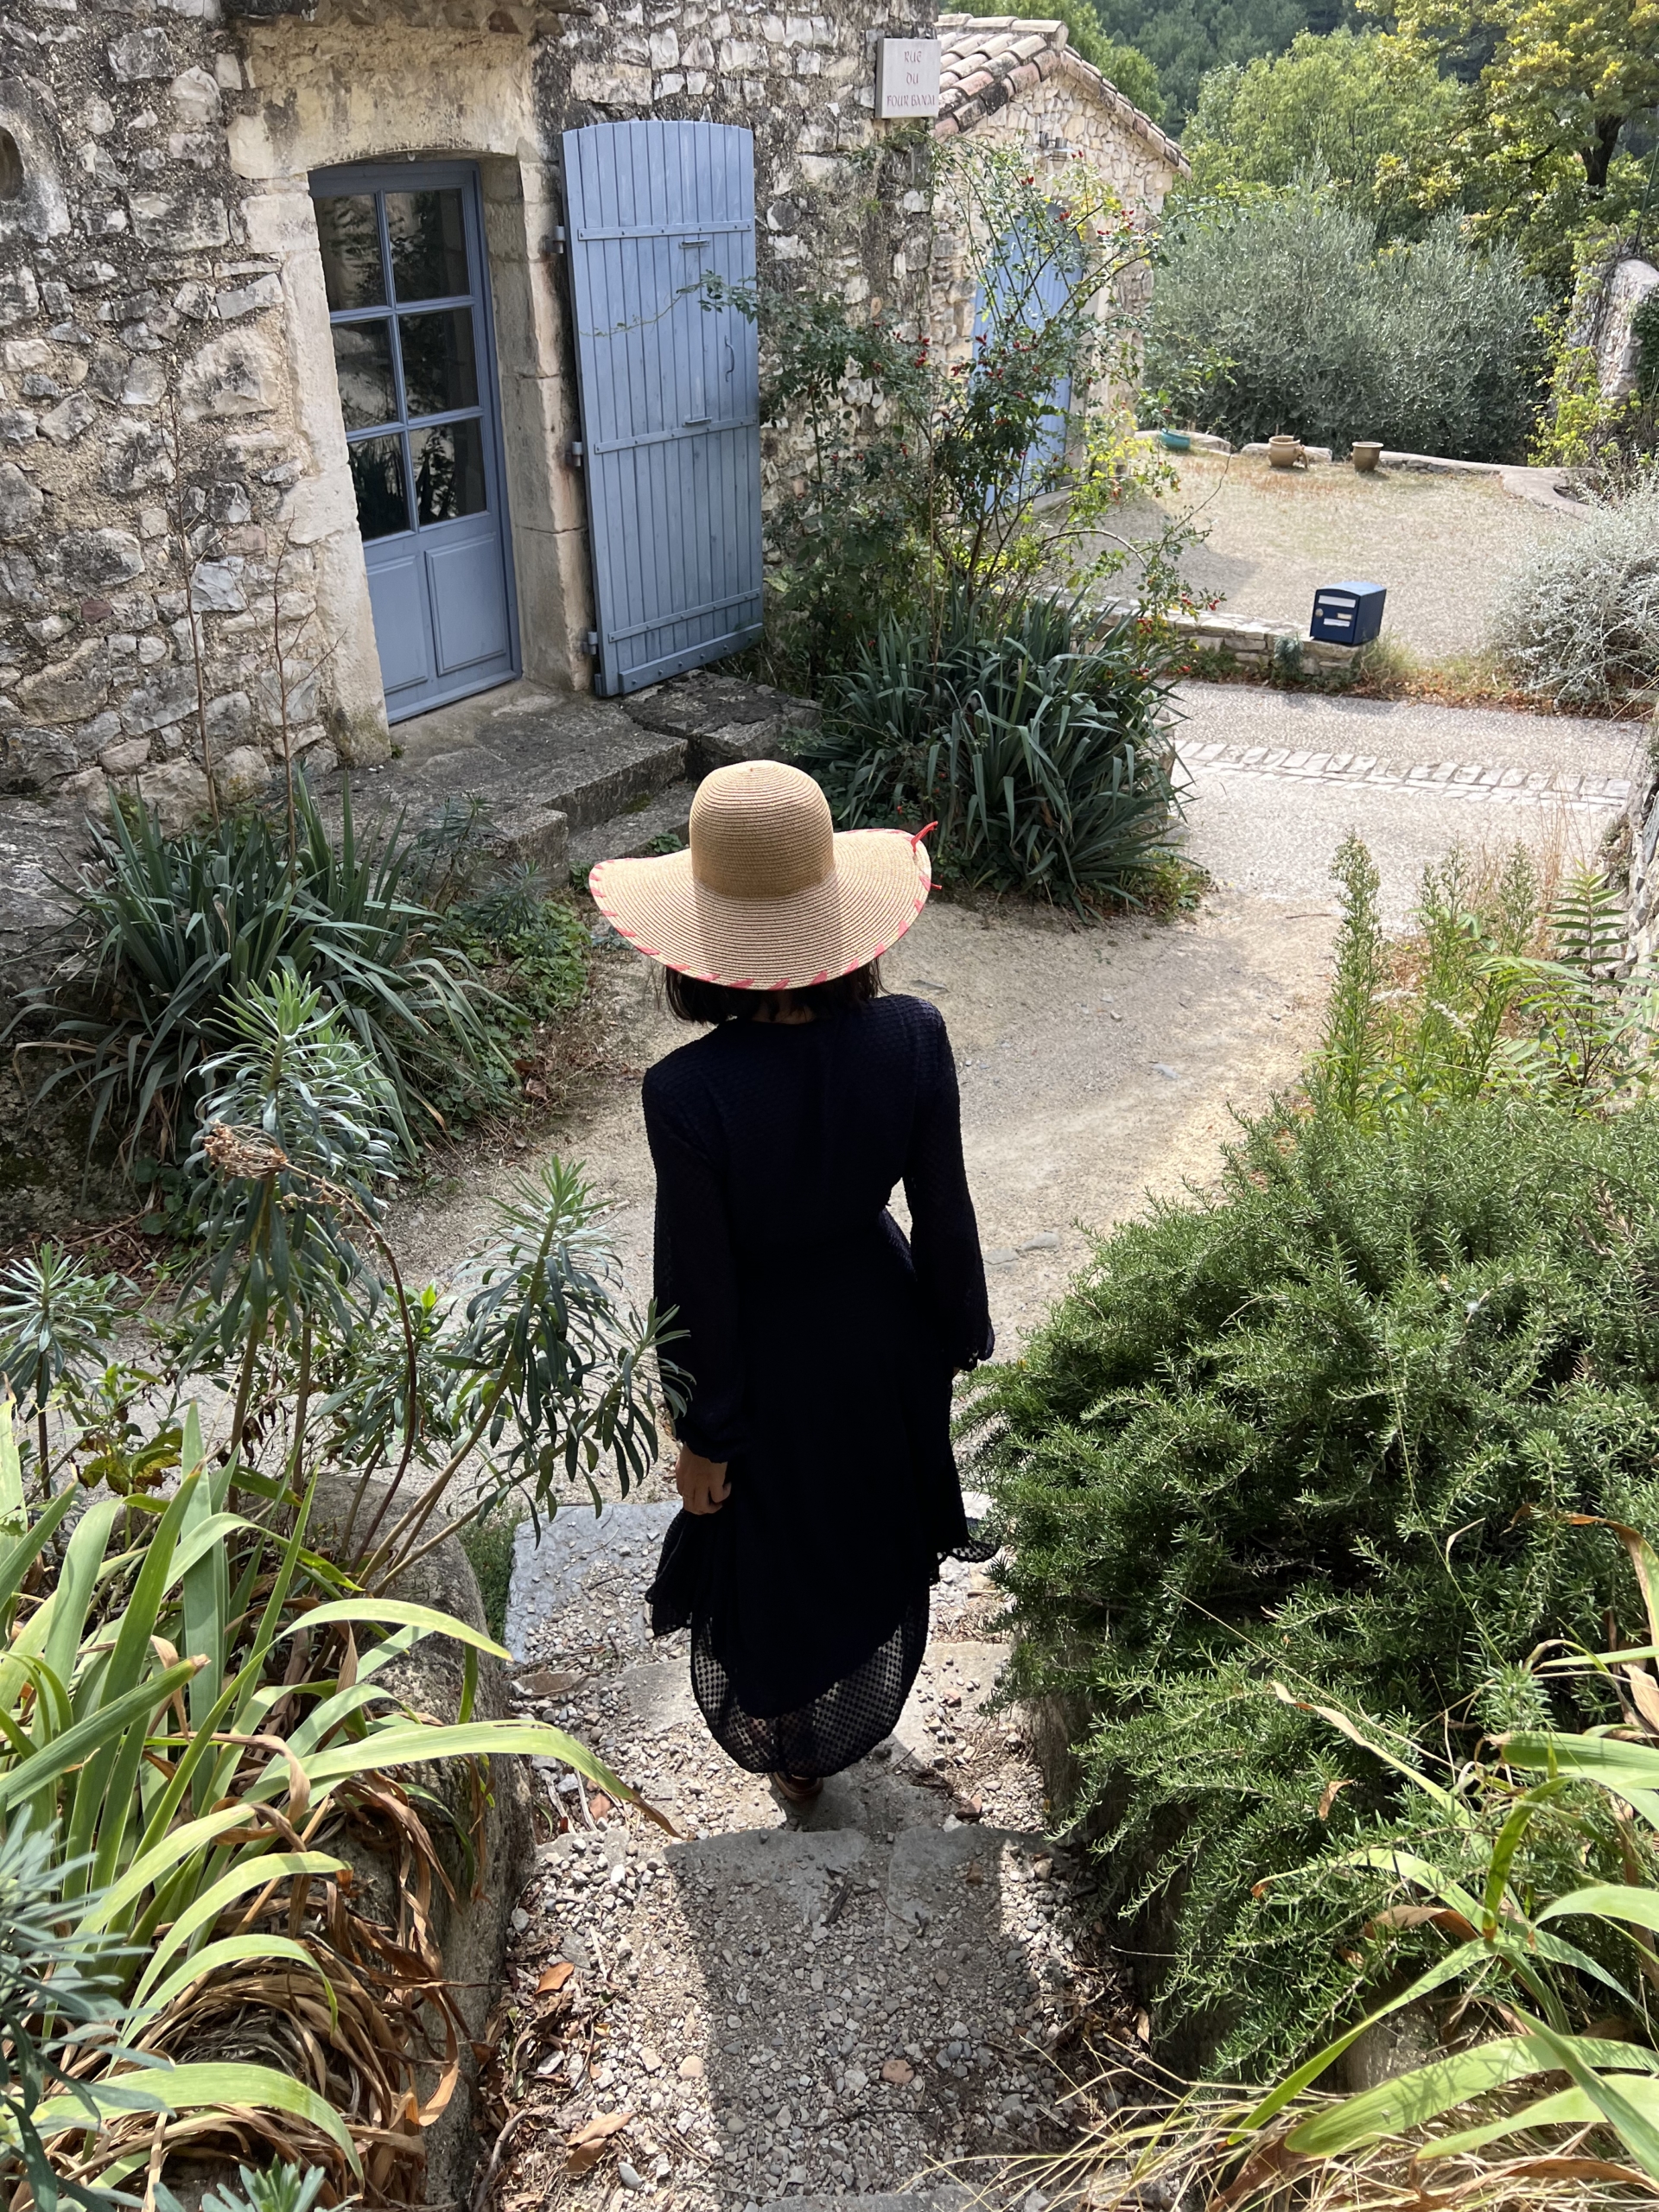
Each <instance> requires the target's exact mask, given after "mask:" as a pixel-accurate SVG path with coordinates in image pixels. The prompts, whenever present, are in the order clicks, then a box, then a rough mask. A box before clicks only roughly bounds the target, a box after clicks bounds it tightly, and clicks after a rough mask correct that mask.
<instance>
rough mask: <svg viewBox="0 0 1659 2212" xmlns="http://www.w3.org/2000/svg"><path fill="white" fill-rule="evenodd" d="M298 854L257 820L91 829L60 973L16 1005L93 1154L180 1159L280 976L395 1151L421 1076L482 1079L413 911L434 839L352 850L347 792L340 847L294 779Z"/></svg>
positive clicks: (382, 841)
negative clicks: (244, 1019) (69, 1093)
mask: <svg viewBox="0 0 1659 2212" xmlns="http://www.w3.org/2000/svg"><path fill="white" fill-rule="evenodd" d="M296 830H297V836H296V844H295V846H294V848H293V849H291V850H290V849H289V847H288V845H287V844H286V842H285V841H284V839H283V836H282V835H281V833H280V830H279V829H278V828H277V825H276V824H275V823H272V822H270V821H269V820H268V819H267V818H266V817H264V816H263V815H260V814H245V815H227V816H226V818H225V819H224V821H222V822H221V823H218V824H217V825H215V827H213V829H202V830H197V829H191V830H187V831H185V832H184V833H183V834H182V835H181V836H163V835H162V830H161V828H160V825H159V823H158V821H157V819H156V817H155V816H154V815H153V814H150V813H147V812H144V811H143V810H140V811H138V812H137V813H135V814H133V815H132V816H131V817H128V816H127V815H126V814H124V813H121V812H118V813H116V814H115V815H114V816H113V817H111V821H110V822H109V823H108V824H107V826H106V825H104V824H101V823H94V824H93V825H92V832H91V834H92V842H93V848H94V851H93V858H92V864H91V866H90V867H89V868H87V869H86V871H85V872H84V873H83V874H82V876H81V877H80V879H79V881H77V882H74V883H66V884H65V885H63V886H62V889H63V890H64V891H65V893H67V897H68V899H69V902H70V913H69V917H68V920H67V924H66V943H65V947H64V954H63V957H62V959H61V960H60V963H59V966H58V969H57V970H56V972H55V973H54V975H53V976H50V977H49V978H48V980H47V981H46V982H43V983H41V984H39V985H36V986H35V987H34V988H32V989H30V990H29V991H28V992H26V993H25V994H24V995H23V1001H22V1008H21V1010H20V1013H19V1014H18V1016H17V1017H16V1019H17V1021H18V1022H19V1023H22V1024H23V1025H25V1026H26V1027H27V1028H28V1029H29V1032H30V1034H29V1037H28V1038H27V1039H26V1041H25V1050H26V1051H27V1052H29V1053H30V1054H31V1055H32V1056H35V1057H37V1058H40V1057H44V1058H45V1059H46V1060H47V1062H48V1065H49V1070H50V1071H49V1072H48V1074H47V1075H46V1077H44V1079H43V1081H42V1082H41V1085H40V1087H39V1090H38V1091H37V1093H36V1096H37V1098H38V1099H44V1098H45V1097H46V1096H48V1094H49V1093H50V1092H52V1091H53V1090H56V1089H57V1088H58V1087H59V1086H60V1085H61V1084H76V1085H79V1086H80V1087H81V1088H82V1089H84V1090H85V1091H86V1094H87V1095H88V1096H89V1097H90V1100H91V1103H92V1112H91V1116H90V1119H89V1126H88V1133H87V1144H88V1147H89V1149H90V1147H92V1144H93V1143H95V1142H96V1141H97V1139H98V1136H99V1133H100V1131H102V1129H103V1128H104V1127H105V1123H106V1122H108V1123H109V1124H110V1125H111V1127H116V1126H119V1127H120V1128H122V1129H123V1130H124V1136H123V1141H122V1149H123V1154H124V1156H125V1157H127V1158H131V1157H132V1156H133V1155H134V1154H135V1153H136V1152H137V1150H139V1149H140V1148H143V1147H147V1148H148V1149H149V1152H150V1153H151V1154H153V1155H154V1156H155V1157H156V1159H157V1160H162V1161H163V1162H165V1161H170V1160H174V1159H175V1157H176V1156H177V1154H179V1152H180V1150H181V1147H182V1148H187V1149H188V1141H189V1139H190V1136H191V1135H192V1132H193V1129H194V1122H195V1116H196V1109H197V1106H198V1105H199V1103H200V1098H201V1096H202V1089H203V1084H204V1081H205V1079H206V1069H207V1063H208V1062H209V1061H210V1060H211V1059H212V1058H213V1055H214V1054H215V1053H216V1052H220V1051H222V1050H223V1049H224V1048H225V1047H226V1046H227V1045H228V1044H229V1043H230V1042H231V1040H232V1022H231V1020H230V1018H229V1016H230V1009H231V1007H232V1006H233V1004H234V1003H235V1002H236V1000H237V997H238V994H239V993H243V992H245V991H246V990H247V989H248V988H250V987H252V986H263V985H267V984H269V983H270V982H271V980H272V979H273V977H275V976H277V974H279V973H280V972H283V971H286V972H289V973H290V974H291V975H293V976H296V978H298V979H299V980H300V981H301V982H303V983H305V984H307V985H308V986H309V987H311V988H315V989H316V990H317V991H318V992H319V993H320V994H321V998H322V1001H323V1003H324V1004H325V1005H326V1006H327V1007H330V1008H332V1009H334V1011H335V1012H336V1013H337V1014H338V1015H339V1018H340V1022H341V1024H342V1026H343V1027H345V1028H346V1030H347V1031H348V1032H349V1033H350V1034H352V1035H353V1036H354V1037H355V1038H356V1039H357V1041H358V1042H359V1045H360V1046H362V1047H363V1049H364V1050H365V1052H367V1053H368V1054H370V1055H371V1056H372V1058H374V1059H375V1060H376V1061H377V1062H378V1065H379V1066H380V1067H381V1069H382V1070H383V1071H384V1072H385V1077H386V1078H387V1080H388V1082H389V1084H390V1085H391V1106H390V1112H391V1119H392V1122H393V1125H394V1128H395V1130H396V1133H397V1137H398V1140H399V1142H400V1143H401V1144H402V1145H403V1146H404V1147H405V1148H408V1147H411V1146H412V1144H413V1142H414V1134H413V1130H412V1128H411V1125H410V1114H411V1113H414V1114H415V1115H416V1119H417V1120H419V1119H424V1118H427V1109H423V1105H422V1100H423V1084H424V1083H425V1080H426V1078H427V1077H428V1076H429V1075H435V1074H437V1073H440V1072H441V1073H442V1076H443V1077H444V1079H445V1080H448V1079H450V1078H452V1077H453V1074H454V1065H455V1064H456V1062H457V1061H459V1062H460V1063H461V1065H464V1066H467V1067H472V1068H480V1069H481V1068H486V1067H487V1066H490V1065H493V1064H494V1063H495V1062H496V1061H498V1060H499V1046H497V1045H496V1044H495V1043H494V1042H493V1039H492V1037H491V1034H490V1032H489V1030H488V1029H487V1027H486V1024H485V1023H484V1021H483V1020H482V1019H481V1018H480V1013H481V1009H482V1008H483V1007H485V1006H486V1004H487V1003H488V1002H489V1001H490V999H491V994H490V993H489V992H487V991H486V989H485V988H484V986H483V985H482V984H481V983H480V981H479V980H478V977H477V976H476V975H475V974H474V971H473V969H472V967H471V965H470V963H468V962H467V959H466V958H465V957H464V956H463V955H462V954H461V953H460V952H459V951H457V950H455V949H454V947H453V946H449V945H446V944H443V943H442V927H441V922H440V918H439V916H438V915H437V914H436V913H435V912H434V911H433V910H432V908H431V907H430V906H429V905H428V903H427V902H426V900H425V899H424V897H423V884H424V882H425V881H426V880H427V878H428V876H429V873H430V871H431V868H432V867H433V858H434V856H433V855H432V853H431V851H430V849H429V841H427V840H424V839H423V838H422V837H420V836H416V835H412V834H406V833H405V832H404V829H403V828H402V826H401V824H399V825H397V826H394V827H393V828H391V829H387V830H385V831H383V832H380V833H378V834H377V835H376V836H372V837H371V838H369V839H367V840H359V837H358V836H357V833H356V829H355V827H354V824H353V817H352V807H351V795H350V792H349V791H347V792H346V796H345V799H344V804H343V812H342V819H341V827H340V837H339V840H338V842H335V840H334V838H333V837H331V836H330V834H329V831H328V829H327V824H326V823H324V821H323V819H322V817H321V815H320V814H319V812H318V810H317V808H316V804H315V801H314V800H313V798H311V795H310V793H309V792H308V791H307V789H306V787H305V785H304V783H303V780H302V781H301V782H300V783H299V784H298V785H296Z"/></svg>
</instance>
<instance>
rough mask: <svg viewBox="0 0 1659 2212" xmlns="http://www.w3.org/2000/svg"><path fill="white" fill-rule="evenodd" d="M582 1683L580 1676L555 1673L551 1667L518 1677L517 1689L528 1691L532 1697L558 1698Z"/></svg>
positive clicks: (541, 1668) (536, 1669)
mask: <svg viewBox="0 0 1659 2212" xmlns="http://www.w3.org/2000/svg"><path fill="white" fill-rule="evenodd" d="M580 1681H582V1676H581V1675H566V1674H560V1673H556V1671H555V1670H554V1669H552V1668H551V1667H535V1668H532V1669H531V1671H530V1673H529V1674H527V1675H519V1677H518V1687H519V1688H520V1689H525V1690H528V1691H529V1692H530V1694H531V1696H532V1697H558V1696H560V1695H562V1694H563V1692H564V1691H566V1690H573V1689H575V1688H576V1686H577V1684H578V1683H579V1682H580Z"/></svg>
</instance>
